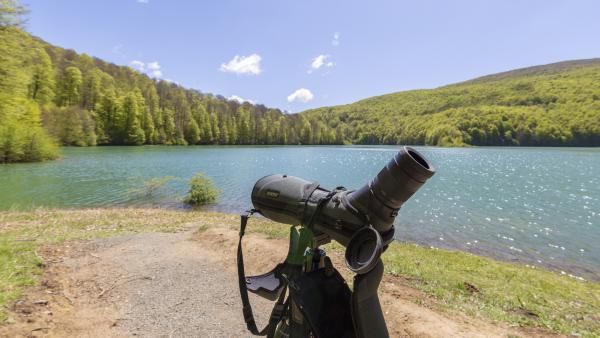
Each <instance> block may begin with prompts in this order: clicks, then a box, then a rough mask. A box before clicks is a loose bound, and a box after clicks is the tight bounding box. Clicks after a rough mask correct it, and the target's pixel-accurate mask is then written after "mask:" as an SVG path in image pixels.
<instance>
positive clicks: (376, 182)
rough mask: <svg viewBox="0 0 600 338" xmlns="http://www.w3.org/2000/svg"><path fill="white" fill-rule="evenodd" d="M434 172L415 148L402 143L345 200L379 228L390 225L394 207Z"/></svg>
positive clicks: (406, 198)
mask: <svg viewBox="0 0 600 338" xmlns="http://www.w3.org/2000/svg"><path fill="white" fill-rule="evenodd" d="M433 174H435V169H434V168H433V166H432V165H431V164H430V163H429V162H428V161H427V160H426V159H425V157H424V156H423V155H421V154H420V153H419V152H418V151H417V150H415V149H414V148H411V147H402V149H400V151H399V152H398V153H397V154H396V156H394V158H392V159H391V160H390V161H389V162H388V163H387V165H386V166H385V167H383V169H381V171H380V172H379V173H378V174H377V176H375V177H374V178H373V179H372V180H371V182H369V183H368V184H366V185H364V186H363V187H361V188H360V189H358V190H356V191H355V192H353V193H351V194H349V195H348V201H349V202H350V204H352V205H353V206H354V207H355V208H357V209H359V210H360V211H361V212H362V213H364V214H366V215H368V216H369V219H370V221H371V224H372V225H373V226H374V227H375V229H377V230H378V231H380V232H386V231H387V230H389V229H390V228H391V225H392V223H393V222H394V219H395V218H396V215H397V213H398V209H400V207H401V206H402V205H403V204H404V202H406V201H407V200H408V199H409V198H410V197H411V196H412V195H413V194H414V193H415V192H417V190H419V188H420V187H421V186H422V185H423V184H424V183H425V182H426V181H427V180H428V179H429V178H430V177H431V176H433Z"/></svg>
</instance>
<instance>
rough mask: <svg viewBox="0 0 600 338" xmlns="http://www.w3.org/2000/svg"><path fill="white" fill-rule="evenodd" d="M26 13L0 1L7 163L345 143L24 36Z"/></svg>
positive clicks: (0, 91) (293, 119)
mask: <svg viewBox="0 0 600 338" xmlns="http://www.w3.org/2000/svg"><path fill="white" fill-rule="evenodd" d="M10 4H14V6H13V7H12V8H11V7H10V6H7V5H10ZM23 12H24V9H23V8H22V7H20V6H18V3H17V2H15V1H5V0H2V7H0V163H2V162H4V163H7V162H28V161H39V160H46V159H53V158H56V157H57V156H58V150H59V148H58V146H96V145H144V144H164V145H196V144H253V145H255V144H336V143H342V142H343V140H342V139H341V134H340V133H337V134H336V130H335V129H334V128H330V127H328V126H327V125H326V124H325V122H323V121H320V120H315V121H309V120H308V119H307V118H306V117H305V116H304V115H286V114H284V113H283V112H281V111H280V110H279V109H272V108H267V107H266V106H264V105H260V104H250V103H248V102H244V103H240V102H238V101H235V100H227V99H226V98H224V97H222V96H219V95H212V94H208V93H202V92H200V91H198V90H193V89H186V88H183V87H181V86H179V85H177V84H175V83H172V82H168V81H164V80H158V79H152V78H150V77H148V76H147V75H145V74H142V73H140V72H138V71H136V70H134V69H132V68H130V67H125V66H117V65H114V64H111V63H108V62H105V61H103V60H100V59H98V58H94V57H91V56H89V55H86V54H78V53H76V52H75V51H73V50H66V49H63V48H60V47H56V46H52V45H50V44H48V43H46V42H44V41H42V40H41V39H39V38H36V37H33V36H31V35H30V34H28V33H27V32H25V31H24V30H23V29H22V28H21V27H20V26H21V25H20V22H19V15H20V14H22V13H23Z"/></svg>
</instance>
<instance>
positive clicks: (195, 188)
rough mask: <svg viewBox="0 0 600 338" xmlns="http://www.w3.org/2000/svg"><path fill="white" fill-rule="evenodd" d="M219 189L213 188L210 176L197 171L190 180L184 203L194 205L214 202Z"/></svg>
mask: <svg viewBox="0 0 600 338" xmlns="http://www.w3.org/2000/svg"><path fill="white" fill-rule="evenodd" d="M218 195H219V191H218V190H217V189H215V187H214V186H213V183H212V181H211V179H210V178H208V177H206V176H205V175H204V174H203V173H201V172H199V173H197V174H196V175H194V177H192V179H191V180H190V190H189V192H188V194H187V196H186V197H185V200H184V201H185V203H187V204H190V205H195V206H200V205H206V204H210V203H214V202H215V201H216V200H217V197H218Z"/></svg>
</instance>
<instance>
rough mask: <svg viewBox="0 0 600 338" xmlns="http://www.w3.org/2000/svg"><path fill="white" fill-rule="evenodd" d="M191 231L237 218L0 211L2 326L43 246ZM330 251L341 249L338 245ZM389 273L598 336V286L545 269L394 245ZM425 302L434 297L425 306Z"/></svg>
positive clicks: (467, 302) (449, 302) (479, 311)
mask: <svg viewBox="0 0 600 338" xmlns="http://www.w3.org/2000/svg"><path fill="white" fill-rule="evenodd" d="M189 225H193V226H194V227H197V228H200V229H207V228H209V227H212V226H219V227H225V228H231V229H235V230H237V229H238V228H239V216H236V215H227V214H220V213H211V212H201V211H185V212H183V211H174V210H163V209H90V210H36V211H31V212H12V211H7V212H0V322H3V321H4V320H5V319H6V314H5V313H4V312H3V311H2V309H3V308H4V307H5V306H6V305H7V304H8V303H9V302H10V301H11V300H14V299H16V298H18V297H19V296H20V295H21V294H22V292H23V289H24V287H26V286H28V285H34V284H35V283H37V282H38V280H39V276H40V274H41V272H42V269H41V263H42V260H41V259H40V258H39V257H38V256H37V254H36V250H37V249H38V248H39V247H40V246H41V245H45V244H58V243H61V242H63V241H65V240H77V239H90V238H96V237H106V236H114V235H121V234H129V233H137V232H155V231H161V232H173V231H178V230H181V229H183V228H185V227H187V226H189ZM248 231H249V232H256V233H260V234H264V235H266V236H267V237H268V238H286V237H287V236H288V234H289V227H288V226H285V225H281V224H276V223H273V222H270V221H268V220H265V219H263V218H260V217H255V218H253V220H252V221H251V222H250V223H249V226H248ZM328 250H336V251H342V250H343V248H342V247H341V246H340V245H336V244H332V245H328ZM383 257H384V262H385V267H386V273H387V274H390V275H399V276H403V277H407V278H403V280H405V281H406V283H409V284H410V285H411V286H413V287H415V288H418V289H420V290H422V291H423V292H424V293H425V294H427V295H428V296H429V298H430V299H431V300H432V301H433V303H434V305H435V306H436V307H438V308H440V309H443V310H446V311H449V312H454V311H460V312H463V313H465V314H467V315H470V316H473V317H479V318H485V319H488V320H492V321H496V322H504V323H508V324H510V325H519V326H528V327H542V328H545V329H548V330H550V331H553V332H560V333H566V334H576V335H579V336H582V337H599V336H600V284H599V283H595V282H591V281H580V280H576V279H573V278H570V277H568V276H563V275H559V274H557V273H553V272H550V271H547V270H544V269H540V268H531V267H528V266H524V265H517V264H509V263H504V262H499V261H496V260H493V259H489V258H484V257H479V256H475V255H471V254H468V253H464V252H459V251H449V250H442V249H433V248H427V247H421V246H417V245H413V244H400V243H394V244H392V245H391V246H390V247H389V249H388V250H387V251H386V253H385V255H384V256H383ZM427 302H428V304H429V303H430V302H429V299H428V300H427Z"/></svg>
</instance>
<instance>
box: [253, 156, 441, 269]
mask: <svg viewBox="0 0 600 338" xmlns="http://www.w3.org/2000/svg"><path fill="white" fill-rule="evenodd" d="M434 173H435V169H434V168H433V166H432V165H431V164H430V163H429V162H428V161H427V160H426V159H425V157H423V155H421V154H419V152H417V151H416V150H415V149H413V148H411V147H402V148H401V149H400V151H399V152H398V153H397V154H396V155H395V156H394V157H393V158H392V159H391V160H390V161H389V162H388V163H387V164H386V166H385V167H383V169H381V171H380V172H379V173H378V174H377V175H376V176H375V177H374V178H373V179H372V180H371V181H370V182H368V183H367V184H365V185H364V186H362V187H361V188H359V189H358V190H354V191H348V190H346V189H344V188H341V187H339V188H336V189H334V190H332V191H329V190H326V189H325V188H323V187H321V186H320V185H319V184H318V183H316V182H309V181H306V180H304V179H301V178H298V177H294V176H288V175H285V174H275V175H269V176H265V177H263V178H261V179H260V180H258V181H257V182H256V184H255V185H254V188H253V189H252V204H253V205H254V208H255V209H256V210H257V211H258V212H259V213H260V214H262V215H263V216H265V217H267V218H269V219H271V220H273V221H275V222H280V223H286V224H300V225H303V226H306V227H309V228H310V229H312V230H313V232H315V233H316V235H317V236H318V235H319V234H325V235H326V236H328V237H329V238H332V239H334V240H336V241H337V242H339V243H340V244H342V245H343V246H345V247H346V264H347V265H348V267H349V268H350V269H351V270H352V271H354V272H356V273H359V274H360V273H366V272H368V271H369V270H370V269H372V268H373V265H374V264H376V263H377V260H378V258H379V256H380V255H381V253H382V251H383V249H384V247H385V246H386V245H387V244H389V242H391V241H392V240H393V238H394V226H393V223H394V220H395V218H396V216H397V215H398V211H399V210H400V207H401V206H402V205H403V204H404V202H406V201H407V200H408V199H409V198H410V197H411V196H412V195H413V194H414V193H415V192H417V190H419V188H420V187H421V186H422V185H423V184H425V182H426V181H427V179H429V178H430V177H431V176H433V174H434Z"/></svg>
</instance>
